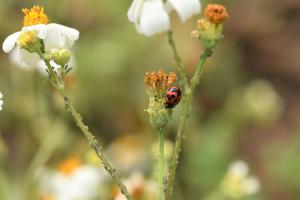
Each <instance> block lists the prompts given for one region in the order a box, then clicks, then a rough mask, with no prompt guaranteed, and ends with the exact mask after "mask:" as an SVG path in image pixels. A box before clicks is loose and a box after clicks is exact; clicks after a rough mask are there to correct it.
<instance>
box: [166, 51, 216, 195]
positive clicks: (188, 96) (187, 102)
mask: <svg viewBox="0 0 300 200" xmlns="http://www.w3.org/2000/svg"><path fill="white" fill-rule="evenodd" d="M211 53H212V52H211V50H205V51H204V53H203V54H202V55H201V57H200V62H199V64H198V65H197V67H196V72H195V74H194V76H193V77H192V79H191V81H190V86H189V87H188V89H187V91H186V93H185V99H184V102H183V103H184V105H183V113H182V116H181V120H180V123H179V127H178V130H177V135H176V141H175V147H174V152H173V156H172V160H171V164H170V169H169V173H168V179H167V188H166V193H165V196H166V200H170V199H171V198H172V194H173V187H174V179H175V174H176V169H177V165H178V162H179V161H178V159H179V154H180V151H181V144H182V140H183V138H184V130H185V127H186V123H187V120H188V118H189V113H190V107H191V103H192V99H193V96H194V93H195V90H196V87H197V85H198V84H199V81H200V78H201V74H202V72H203V66H204V63H205V61H206V59H207V58H208V57H209V56H210V55H211Z"/></svg>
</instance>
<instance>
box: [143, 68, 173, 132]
mask: <svg viewBox="0 0 300 200" xmlns="http://www.w3.org/2000/svg"><path fill="white" fill-rule="evenodd" d="M176 79H177V76H176V74H175V73H174V72H170V73H166V72H164V71H163V70H159V71H154V72H147V73H146V74H145V79H144V82H145V84H146V86H147V89H148V95H149V108H148V109H147V110H146V111H147V112H148V113H149V116H150V123H151V124H152V126H153V127H155V128H156V129H159V128H165V127H166V126H167V125H168V121H169V119H170V117H171V113H170V109H166V107H165V101H166V92H167V90H168V89H169V88H170V87H171V86H172V85H173V84H174V82H175V81H176Z"/></svg>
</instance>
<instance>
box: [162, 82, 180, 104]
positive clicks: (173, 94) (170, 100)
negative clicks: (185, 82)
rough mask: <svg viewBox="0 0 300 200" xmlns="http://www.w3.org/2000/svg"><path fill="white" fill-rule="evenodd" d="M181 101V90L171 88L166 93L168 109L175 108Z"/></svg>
mask: <svg viewBox="0 0 300 200" xmlns="http://www.w3.org/2000/svg"><path fill="white" fill-rule="evenodd" d="M180 99H181V90H180V88H179V87H175V86H173V87H170V88H169V89H168V90H167V92H166V102H165V105H166V108H174V106H176V105H177V104H178V103H179V101H180Z"/></svg>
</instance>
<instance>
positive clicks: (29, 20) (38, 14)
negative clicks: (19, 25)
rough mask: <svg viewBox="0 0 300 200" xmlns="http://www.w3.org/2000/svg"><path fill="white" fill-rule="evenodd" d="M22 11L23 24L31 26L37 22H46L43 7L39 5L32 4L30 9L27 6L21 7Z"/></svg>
mask: <svg viewBox="0 0 300 200" xmlns="http://www.w3.org/2000/svg"><path fill="white" fill-rule="evenodd" d="M22 11H23V13H24V15H25V16H24V21H23V26H24V27H25V26H33V25H37V24H48V17H47V15H46V14H45V13H44V8H43V7H40V6H33V8H31V9H30V10H29V9H28V8H24V9H22Z"/></svg>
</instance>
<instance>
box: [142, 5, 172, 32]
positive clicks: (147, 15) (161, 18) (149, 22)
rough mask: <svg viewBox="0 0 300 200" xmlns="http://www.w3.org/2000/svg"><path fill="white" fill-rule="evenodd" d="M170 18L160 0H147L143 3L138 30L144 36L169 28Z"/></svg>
mask: <svg viewBox="0 0 300 200" xmlns="http://www.w3.org/2000/svg"><path fill="white" fill-rule="evenodd" d="M169 28H170V20H169V16H168V14H167V12H166V11H165V10H164V7H163V2H162V1H161V0H148V1H146V2H145V3H144V4H143V8H142V13H141V18H140V24H139V30H140V31H141V32H142V33H143V34H145V35H146V36H151V35H154V34H156V33H160V32H164V31H167V30H169Z"/></svg>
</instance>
